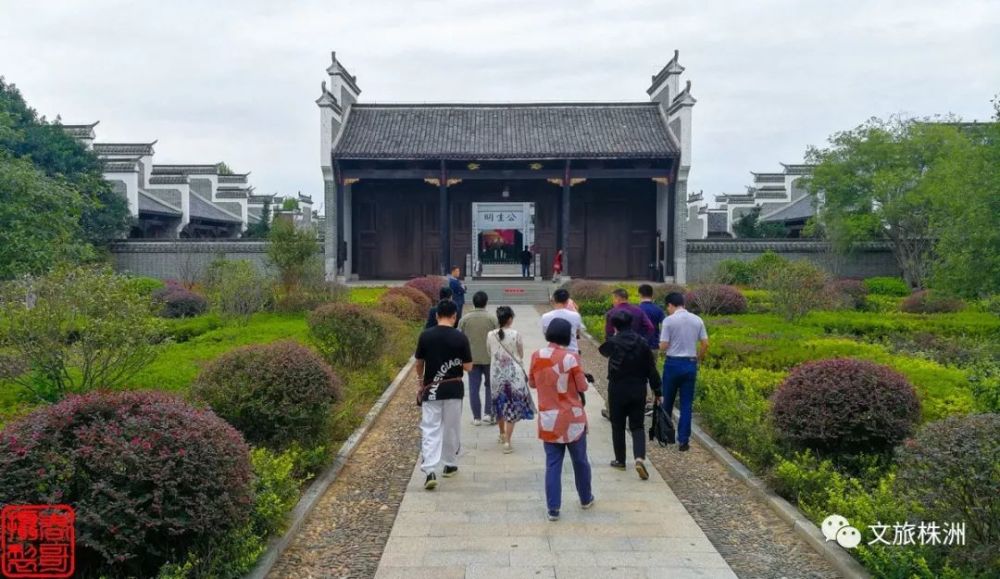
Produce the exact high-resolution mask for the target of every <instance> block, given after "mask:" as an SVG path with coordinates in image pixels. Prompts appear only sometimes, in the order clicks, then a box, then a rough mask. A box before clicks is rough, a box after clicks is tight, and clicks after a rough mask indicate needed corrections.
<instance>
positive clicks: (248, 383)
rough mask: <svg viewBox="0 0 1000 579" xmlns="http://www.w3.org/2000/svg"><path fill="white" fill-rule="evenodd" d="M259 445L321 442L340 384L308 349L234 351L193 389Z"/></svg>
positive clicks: (281, 346) (282, 345)
mask: <svg viewBox="0 0 1000 579" xmlns="http://www.w3.org/2000/svg"><path fill="white" fill-rule="evenodd" d="M191 393H192V394H193V395H194V396H195V398H197V399H199V400H202V401H204V402H206V403H207V404H208V405H209V406H211V407H212V410H214V411H215V413H216V414H218V415H219V416H221V417H223V418H225V419H226V420H227V421H228V422H229V423H230V424H232V425H233V426H235V427H236V429H237V430H239V431H240V432H242V433H243V436H244V437H245V438H246V439H247V441H248V442H250V443H251V444H253V445H255V446H266V447H268V448H271V449H274V450H282V449H284V448H287V447H288V446H289V445H290V444H291V443H292V442H295V441H302V442H306V443H308V442H312V441H314V440H317V439H319V438H320V437H321V436H322V435H323V433H324V432H325V431H326V428H327V426H328V425H329V418H330V408H331V407H332V406H333V404H334V403H335V402H336V401H337V400H339V399H340V397H341V395H340V380H339V379H338V378H337V376H336V375H335V374H334V373H333V370H332V369H331V368H330V366H329V365H327V363H326V362H324V361H323V359H322V358H320V357H319V355H317V354H316V353H314V352H313V351H312V350H310V349H309V348H306V347H305V346H303V345H301V344H298V343H296V342H294V341H291V340H289V341H283V342H275V343H272V344H263V345H261V344H257V345H253V346H246V347H243V348H238V349H236V350H232V351H230V352H227V353H225V354H223V355H222V356H219V357H218V358H216V359H215V360H213V361H212V362H211V363H209V364H208V365H207V366H206V367H205V368H204V369H203V370H202V371H201V373H200V374H199V375H198V378H197V379H196V380H195V382H194V384H193V385H192V387H191Z"/></svg>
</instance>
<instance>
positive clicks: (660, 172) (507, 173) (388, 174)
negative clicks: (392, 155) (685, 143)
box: [342, 168, 671, 181]
mask: <svg viewBox="0 0 1000 579" xmlns="http://www.w3.org/2000/svg"><path fill="white" fill-rule="evenodd" d="M342 171H343V175H344V178H346V179H420V180H425V179H440V178H441V174H440V172H439V171H426V170H422V169H343V170H342ZM670 176H671V170H670V169H586V168H580V169H574V170H573V178H574V179H660V178H670ZM448 177H449V178H451V179H452V180H454V179H461V180H468V181H477V180H504V179H509V180H513V179H533V180H543V179H562V178H564V177H565V175H564V172H563V170H562V169H558V170H549V169H541V170H538V171H531V170H527V169H504V170H493V169H480V170H478V171H469V170H465V169H463V170H458V169H456V170H454V171H449V172H448Z"/></svg>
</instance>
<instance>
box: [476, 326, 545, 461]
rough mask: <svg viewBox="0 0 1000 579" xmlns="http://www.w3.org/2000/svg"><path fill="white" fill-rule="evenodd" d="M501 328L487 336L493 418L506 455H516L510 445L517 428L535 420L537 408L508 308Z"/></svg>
mask: <svg viewBox="0 0 1000 579" xmlns="http://www.w3.org/2000/svg"><path fill="white" fill-rule="evenodd" d="M497 321H498V322H500V328H499V329H497V330H493V331H492V332H490V333H489V334H487V335H486V347H487V348H488V349H489V352H490V389H491V394H492V397H493V416H495V417H496V418H497V425H498V426H499V427H500V440H499V441H500V442H501V443H502V444H503V452H504V454H510V453H511V452H513V448H511V445H510V439H511V435H513V434H514V425H515V424H517V422H518V421H519V420H531V419H533V418H534V417H535V404H534V402H533V401H532V399H531V391H530V390H528V377H527V374H526V373H525V371H524V366H523V365H522V364H521V360H522V359H523V358H524V342H523V341H522V340H521V334H519V333H518V332H517V330H514V329H511V326H512V325H513V323H514V310H512V309H510V308H509V307H507V306H500V307H499V308H497Z"/></svg>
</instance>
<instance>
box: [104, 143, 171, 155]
mask: <svg viewBox="0 0 1000 579" xmlns="http://www.w3.org/2000/svg"><path fill="white" fill-rule="evenodd" d="M155 144H156V141H153V142H152V143H94V152H95V153H97V154H98V155H144V156H145V155H152V154H153V145H155Z"/></svg>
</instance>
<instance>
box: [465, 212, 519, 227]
mask: <svg viewBox="0 0 1000 579" xmlns="http://www.w3.org/2000/svg"><path fill="white" fill-rule="evenodd" d="M476 228H477V229H523V228H524V212H523V211H521V210H516V211H486V210H482V209H480V210H479V211H477V212H476Z"/></svg>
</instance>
